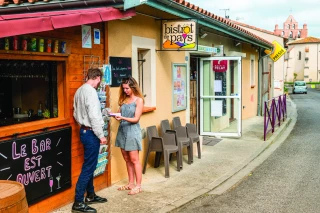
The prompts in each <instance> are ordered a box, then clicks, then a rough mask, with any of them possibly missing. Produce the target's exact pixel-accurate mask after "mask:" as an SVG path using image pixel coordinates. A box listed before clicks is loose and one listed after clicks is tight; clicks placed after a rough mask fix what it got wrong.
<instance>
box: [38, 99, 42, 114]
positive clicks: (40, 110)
mask: <svg viewBox="0 0 320 213" xmlns="http://www.w3.org/2000/svg"><path fill="white" fill-rule="evenodd" d="M38 117H42V102H41V101H39V107H38Z"/></svg>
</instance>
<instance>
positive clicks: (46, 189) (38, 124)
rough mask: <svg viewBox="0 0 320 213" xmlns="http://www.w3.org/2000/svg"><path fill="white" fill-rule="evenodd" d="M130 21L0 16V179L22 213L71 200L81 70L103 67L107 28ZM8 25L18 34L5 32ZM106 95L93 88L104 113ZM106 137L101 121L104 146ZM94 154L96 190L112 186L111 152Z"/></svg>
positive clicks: (105, 11)
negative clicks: (20, 202)
mask: <svg viewBox="0 0 320 213" xmlns="http://www.w3.org/2000/svg"><path fill="white" fill-rule="evenodd" d="M110 6H111V4H110ZM133 15H134V11H132V10H131V11H127V12H121V11H119V10H118V9H114V8H112V7H110V8H108V7H104V8H95V9H92V8H91V9H79V10H72V11H63V12H61V11H60V12H59V11H56V12H52V13H50V12H46V13H42V12H38V13H33V14H23V15H21V14H20V15H15V14H8V15H3V16H1V20H0V26H1V28H2V29H6V28H7V29H8V31H4V32H3V31H1V33H0V179H1V180H13V181H18V182H20V183H22V184H23V185H24V186H25V190H26V198H27V201H28V204H29V212H48V211H51V210H53V209H56V208H58V207H59V206H62V205H64V204H67V203H69V202H71V201H72V200H73V199H74V189H75V184H76V182H77V179H78V176H79V174H80V171H81V166H82V161H83V148H82V145H81V142H80V139H79V126H78V124H77V123H76V122H75V120H74V119H73V116H72V114H73V104H72V103H73V96H74V94H75V91H76V90H77V88H79V87H80V86H81V85H82V84H83V83H84V79H85V74H86V70H87V69H88V68H90V67H102V66H103V64H104V63H106V61H107V59H108V55H107V51H106V49H107V48H108V46H107V42H106V40H105V38H106V34H105V32H106V29H107V21H111V20H115V19H119V18H124V17H126V16H133ZM19 16H23V17H20V18H19ZM37 19H40V20H42V22H37ZM62 20H63V22H61V21H62ZM49 21H50V24H48V23H47V22H49ZM23 23H26V24H28V23H33V24H32V25H31V26H29V28H27V27H23V25H22V24H23ZM35 23H36V24H38V27H35V28H32V26H34V24H35ZM14 24H16V25H19V26H20V28H21V30H20V31H14V27H12V28H11V29H9V26H10V25H14ZM41 24H42V25H41ZM46 24H47V25H46ZM50 27H51V29H50ZM38 31H43V32H38ZM22 33H23V34H22ZM104 85H106V84H104ZM108 88H109V87H108V86H105V87H103V88H99V92H100V93H99V95H100V96H99V97H101V98H102V97H103V98H104V99H103V100H102V99H101V108H104V107H107V106H108V105H109V101H110V97H109V96H108V95H107V93H108ZM109 131H110V127H109V126H108V121H107V120H106V125H105V135H106V136H107V137H108V140H110V138H109ZM101 148H102V149H101V157H100V158H101V159H100V161H99V162H100V164H98V165H97V170H96V171H95V176H96V178H95V181H94V184H95V188H96V190H99V189H102V188H104V187H107V186H109V185H110V184H111V179H110V175H111V174H110V162H109V161H110V159H109V156H110V151H111V150H110V149H109V147H101ZM99 166H100V167H99ZM62 197H63V198H64V199H61V198H62Z"/></svg>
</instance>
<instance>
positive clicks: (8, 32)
mask: <svg viewBox="0 0 320 213" xmlns="http://www.w3.org/2000/svg"><path fill="white" fill-rule="evenodd" d="M134 15H135V10H134V9H130V10H127V11H120V10H118V9H115V8H113V7H100V8H93V9H81V10H63V11H52V12H37V13H26V14H11V15H0V29H1V30H0V38H2V37H7V36H13V35H23V34H28V33H35V32H42V31H49V30H54V29H59V28H66V27H73V26H79V25H83V24H91V23H97V22H104V21H111V20H116V19H122V18H126V17H130V16H134Z"/></svg>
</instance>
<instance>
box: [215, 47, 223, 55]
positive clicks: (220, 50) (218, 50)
mask: <svg viewBox="0 0 320 213" xmlns="http://www.w3.org/2000/svg"><path fill="white" fill-rule="evenodd" d="M214 56H223V45H218V46H217V53H216V54H215V55H214Z"/></svg>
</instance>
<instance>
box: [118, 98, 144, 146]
mask: <svg viewBox="0 0 320 213" xmlns="http://www.w3.org/2000/svg"><path fill="white" fill-rule="evenodd" d="M136 107H137V105H136V101H134V102H132V103H130V104H122V106H121V108H120V112H121V116H123V117H127V118H133V117H134V114H135V112H136ZM141 140H142V138H141V129H140V124H139V122H138V123H130V122H128V121H125V120H122V121H121V122H120V126H119V129H118V134H117V137H116V146H117V147H120V148H122V149H124V150H125V151H134V150H139V151H141V150H142V145H141Z"/></svg>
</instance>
